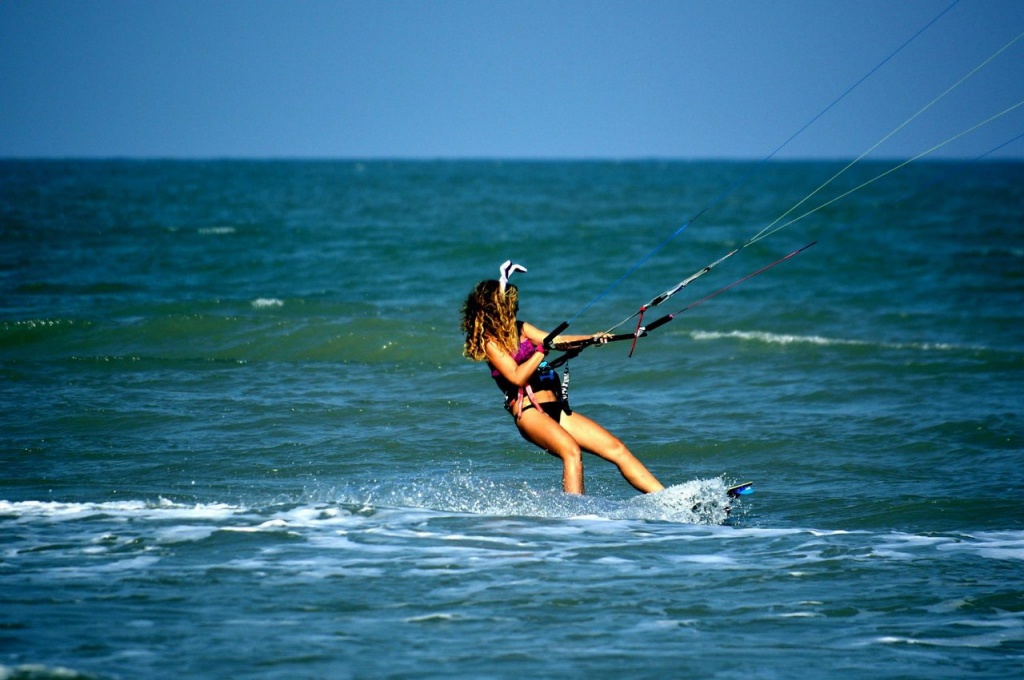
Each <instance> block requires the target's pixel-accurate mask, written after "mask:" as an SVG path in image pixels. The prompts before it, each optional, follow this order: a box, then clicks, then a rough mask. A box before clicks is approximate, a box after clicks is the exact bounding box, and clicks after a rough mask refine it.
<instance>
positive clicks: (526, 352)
mask: <svg viewBox="0 0 1024 680" xmlns="http://www.w3.org/2000/svg"><path fill="white" fill-rule="evenodd" d="M536 352H537V348H536V346H535V345H534V344H533V341H532V340H530V339H526V340H523V341H522V342H521V343H519V349H518V350H517V351H516V353H515V354H513V355H512V359H513V360H515V362H516V364H517V365H521V364H523V363H524V362H525V361H527V360H528V359H529V358H530V357H532V356H533V355H534V354H535V353H536ZM488 365H489V366H491V377H492V378H494V381H495V382H496V383H497V384H498V389H500V390H501V391H502V392H503V393H504V394H505V410H506V411H508V412H509V413H516V412H517V411H518V413H519V415H518V416H516V418H517V419H518V418H522V417H523V412H524V411H526V410H527V409H531V408H535V409H537V410H538V411H543V412H544V413H546V414H547V415H548V416H549V417H550V418H551V419H552V420H554V421H555V422H556V423H557V422H559V420H560V419H561V417H562V414H563V413H568V411H567V410H566V408H565V405H564V404H563V403H562V400H561V399H560V398H559V399H555V401H546V402H544V403H542V404H541V403H538V402H537V399H536V398H535V397H534V392H544V391H548V390H550V391H552V392H554V393H555V394H556V395H558V394H559V389H560V387H561V384H560V383H559V380H558V373H556V372H555V369H553V368H549V367H548V366H547V365H546V364H544V363H542V364H541V365H540V367H539V368H538V369H537V371H536V372H535V373H534V374H533V375H532V376H530V381H529V382H528V383H527V384H526V385H525V386H524V387H519V386H518V385H513V384H512V383H511V382H509V381H508V380H507V379H506V378H505V377H504V376H503V375H501V373H499V372H498V369H496V368H494V366H493V365H491V364H490V362H488ZM527 400H528V401H527ZM513 404H516V405H517V408H516V409H515V410H514V409H513V408H512V405H513Z"/></svg>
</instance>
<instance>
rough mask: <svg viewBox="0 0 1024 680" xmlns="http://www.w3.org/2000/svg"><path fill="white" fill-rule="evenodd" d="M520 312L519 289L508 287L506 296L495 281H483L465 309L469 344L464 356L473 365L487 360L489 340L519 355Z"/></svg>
mask: <svg viewBox="0 0 1024 680" xmlns="http://www.w3.org/2000/svg"><path fill="white" fill-rule="evenodd" d="M518 309H519V289H518V288H516V287H515V286H514V285H512V284H506V286H505V292H504V293H502V292H501V285H500V284H499V283H498V282H497V281H495V280H493V279H490V280H486V281H481V282H480V283H478V284H476V288H474V289H473V292H471V293H470V294H469V296H468V297H467V298H466V302H465V303H463V305H462V332H463V333H465V334H466V344H465V347H463V350H462V354H463V355H464V356H465V357H466V358H467V359H472V360H473V361H483V360H484V359H486V358H487V352H486V350H485V349H484V346H485V345H486V344H487V341H488V340H494V341H495V342H497V343H498V344H499V345H501V346H502V347H504V348H505V349H507V350H508V351H509V354H515V352H516V350H517V349H518V348H519V329H518V327H517V326H516V312H517V311H518Z"/></svg>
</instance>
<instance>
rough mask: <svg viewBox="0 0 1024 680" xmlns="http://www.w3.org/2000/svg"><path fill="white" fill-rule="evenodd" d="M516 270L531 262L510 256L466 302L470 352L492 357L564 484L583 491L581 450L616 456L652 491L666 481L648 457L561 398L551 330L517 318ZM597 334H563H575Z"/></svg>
mask: <svg viewBox="0 0 1024 680" xmlns="http://www.w3.org/2000/svg"><path fill="white" fill-rule="evenodd" d="M515 271H522V272H525V271H526V268H525V267H522V266H521V265H518V264H512V263H511V262H506V263H505V264H504V265H502V267H501V278H500V279H499V280H497V281H495V280H493V279H492V280H487V281H481V282H480V283H478V284H477V285H476V288H474V289H473V292H472V293H470V294H469V297H467V298H466V302H465V304H464V305H463V307H462V330H463V332H464V333H465V334H466V345H465V349H464V352H463V353H464V354H465V355H466V357H468V358H469V359H473V360H474V361H485V360H486V361H487V364H488V366H489V367H490V369H491V377H493V378H494V380H495V381H496V382H497V383H498V387H499V388H500V389H501V391H502V392H503V393H504V394H505V409H506V410H507V411H508V412H509V413H510V414H512V416H513V417H514V418H515V422H516V427H518V428H519V433H520V434H521V435H522V436H523V438H524V439H526V440H527V441H529V442H532V443H533V444H536V445H537V446H539V447H540V448H542V449H544V450H545V451H547V452H548V453H550V454H552V455H554V456H556V457H557V458H560V459H561V460H562V489H563V490H564V491H565V493H570V494H582V493H583V457H582V455H581V452H582V451H587V452H588V453H593V454H595V455H597V456H599V457H601V458H604V459H605V460H607V461H610V462H612V463H614V464H615V465H616V466H617V467H618V468H619V472H621V473H622V476H623V477H625V478H626V481H628V482H629V483H630V484H632V485H633V487H634V488H636V489H637V490H638V491H642V492H644V493H651V492H653V491H661V490H662V489H663V488H664V487H663V486H662V485H661V483H660V482H659V481H658V480H657V479H655V477H654V475H652V474H651V473H650V472H649V471H648V470H647V468H646V467H644V465H643V463H641V462H640V461H639V460H638V459H637V458H636V456H634V455H633V454H632V453H630V451H629V449H627V448H626V446H625V445H624V444H623V443H622V442H621V441H619V439H618V438H616V437H615V436H614V435H612V434H611V433H610V432H608V430H606V429H604V428H603V427H601V426H600V425H598V424H597V423H595V422H594V421H593V420H590V419H589V418H587V417H586V416H583V415H581V414H579V413H577V412H575V411H572V412H570V411H569V409H568V408H567V407H566V405H565V404H563V403H562V401H561V397H560V391H559V383H558V374H557V373H555V372H554V371H553V370H551V369H550V368H547V365H546V364H544V366H542V364H543V362H544V355H545V354H546V350H545V348H544V346H543V345H544V338H545V337H546V335H547V334H546V333H545V332H544V331H542V330H539V329H537V328H536V327H534V326H532V325H530V324H528V323H525V322H521V321H517V320H516V312H518V311H519V290H518V289H517V288H516V287H515V286H514V285H511V284H509V283H508V277H509V276H510V275H511V274H512V273H513V272H515ZM591 337H593V338H595V339H598V340H600V338H601V334H597V335H594V336H582V335H568V336H559V337H558V338H557V339H556V342H573V341H579V340H585V339H589V338H591Z"/></svg>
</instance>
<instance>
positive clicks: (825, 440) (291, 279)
mask: <svg viewBox="0 0 1024 680" xmlns="http://www.w3.org/2000/svg"><path fill="white" fill-rule="evenodd" d="M841 167H842V166H841V165H833V164H827V163H770V164H766V165H760V166H758V165H753V164H744V163H656V162H650V163H640V162H637V163H611V162H595V163H555V162H552V163H525V162H524V163H490V162H451V163H448V162H409V163H388V162H365V163H358V162H322V163H304V162H57V161H54V162H5V163H0V234H2V243H3V247H2V249H0V291H2V295H0V378H2V380H0V464H2V469H3V471H4V472H3V475H2V481H0V677H19V676H29V675H31V674H32V673H35V675H32V677H51V676H52V677H96V678H136V677H149V678H171V677H203V678H224V677H250V678H323V677H330V678H370V677H374V678H379V677H391V678H402V677H441V676H443V677H449V676H452V675H464V676H469V677H513V676H524V675H528V676H539V677H559V676H586V677H593V678H613V677H623V676H624V677H644V678H647V677H650V678H655V677H658V678H662V677H702V678H704V677H707V678H714V677H735V676H736V675H737V674H738V673H743V674H746V675H748V676H751V677H761V678H797V677H804V676H806V675H807V674H808V673H813V672H823V671H832V672H834V673H836V674H840V675H842V676H843V677H855V678H880V677H885V678H903V677H937V678H942V677H948V678H963V677H991V678H1003V677H1012V676H1014V675H1016V674H1019V673H1020V672H1021V670H1022V669H1024V505H1022V501H1021V497H1020V488H1021V487H1022V485H1024V472H1022V469H1024V467H1022V465H1021V462H1022V455H1021V454H1022V448H1024V419H1022V413H1021V394H1022V389H1021V386H1022V381H1021V378H1022V376H1024V324H1022V323H1021V320H1022V314H1021V311H1020V310H1021V305H1022V303H1024V231H1022V229H1021V225H1022V224H1024V165H1021V164H1019V163H1016V164H1015V163H984V164H974V165H960V164H955V163H922V164H915V165H912V166H909V167H907V168H905V169H903V170H901V171H900V172H898V173H894V174H893V175H889V176H887V177H886V178H884V179H883V180H882V181H879V182H877V183H875V184H872V185H870V186H868V187H866V188H864V189H862V190H860V191H857V192H855V193H854V194H852V195H850V196H849V197H847V198H845V199H843V200H841V201H839V202H837V203H835V204H833V205H830V206H828V207H826V208H824V209H822V210H820V211H818V212H815V213H813V214H811V215H809V216H807V217H806V218H804V219H800V220H798V221H796V222H794V223H792V224H789V225H788V226H785V227H784V228H783V229H782V230H780V231H778V232H777V233H775V234H773V235H771V236H769V237H767V238H765V239H763V240H760V241H758V242H757V243H755V244H753V245H751V246H750V247H747V248H744V249H742V250H741V251H740V252H739V253H737V254H736V255H735V256H733V257H731V258H729V259H728V260H726V261H725V262H723V263H722V264H721V265H719V266H718V267H716V268H715V269H713V270H712V271H711V272H710V273H708V274H707V275H705V276H704V277H702V278H700V279H698V280H697V281H695V282H694V283H693V284H691V286H689V287H688V288H686V289H685V290H684V291H682V292H681V293H679V294H678V295H676V296H675V297H673V298H672V299H671V300H670V301H669V302H666V303H665V304H664V305H663V306H662V307H660V308H658V309H657V310H652V311H651V312H648V317H647V319H648V320H650V319H653V318H655V315H660V314H661V313H664V312H676V311H678V310H680V309H682V308H684V307H686V306H687V305H689V304H691V303H693V302H695V301H697V300H699V299H701V298H703V297H704V296H706V295H708V294H710V293H713V292H715V291H716V290H718V289H720V288H722V287H724V286H727V285H729V284H731V283H733V282H734V281H736V280H738V279H740V278H742V277H744V276H746V275H747V274H749V273H751V272H753V271H755V270H757V269H759V268H760V267H763V266H764V265H766V264H768V263H770V262H772V261H774V260H776V259H778V258H779V257H782V256H783V255H785V254H787V253H790V252H792V251H794V250H796V249H797V248H800V247H801V246H804V245H806V244H808V243H810V242H812V241H815V240H816V241H817V244H816V245H815V246H813V247H812V248H809V249H808V250H806V251H804V252H803V253H801V254H800V255H798V256H795V257H794V258H792V259H791V260H789V261H787V262H785V263H783V264H780V265H778V266H776V267H774V268H772V269H770V270H768V271H766V272H764V273H763V274H760V275H758V276H757V277H755V278H752V279H750V280H748V281H746V282H744V283H743V284H741V285H738V286H736V287H735V288H733V289H731V290H729V291H728V292H726V293H723V294H721V295H719V296H717V297H715V298H713V299H711V300H709V301H707V302H706V303H703V304H701V305H699V306H697V307H695V308H693V309H690V310H689V311H686V312H685V313H682V314H680V315H678V317H677V318H676V319H675V320H674V321H673V322H672V323H670V324H667V325H665V326H663V327H661V328H660V329H658V330H656V331H654V332H652V333H651V335H650V336H649V337H647V338H643V339H641V340H640V342H639V343H638V347H637V351H636V353H635V355H634V356H633V358H627V356H626V354H627V351H628V348H627V347H626V346H625V345H626V344H628V343H616V344H610V345H608V346H605V347H599V348H593V349H588V350H586V351H585V352H584V353H583V354H582V355H581V356H580V357H579V358H577V359H575V360H573V362H572V387H573V392H572V401H573V405H574V407H575V408H576V409H577V410H579V411H580V412H583V413H586V414H588V415H590V416H592V417H594V418H596V419H597V420H599V421H600V422H602V423H603V424H605V425H606V426H608V427H609V429H611V430H612V431H613V432H615V433H616V434H618V435H619V436H620V437H621V438H622V439H623V440H625V441H626V442H627V444H628V445H629V446H630V447H631V449H632V450H633V451H634V452H635V453H636V454H637V455H638V456H639V457H641V458H642V459H643V460H644V461H645V463H647V464H648V466H649V467H650V468H651V470H652V471H653V472H654V473H655V474H656V475H657V476H658V477H659V478H660V479H661V480H662V481H663V482H665V483H666V485H672V486H671V487H670V488H669V489H667V490H666V491H665V492H663V493H661V494H655V495H652V496H637V495H636V494H635V492H633V491H632V489H631V488H630V487H629V486H628V485H627V484H626V483H625V482H624V481H623V480H622V479H621V478H619V476H618V474H617V473H616V471H615V470H614V468H612V467H611V466H609V465H607V464H605V463H603V462H602V461H600V460H597V459H594V458H589V457H588V459H587V460H586V466H587V467H586V483H587V491H588V495H587V496H586V497H583V498H573V497H566V496H564V495H563V494H561V493H560V477H561V475H560V469H559V466H558V463H557V461H556V460H555V459H553V458H551V457H549V456H546V455H545V454H543V453H541V452H539V451H536V450H534V449H532V448H531V447H530V446H529V445H528V444H527V443H526V442H524V441H522V440H521V439H520V438H519V436H518V434H517V433H516V431H515V428H514V427H513V425H512V423H511V421H510V419H509V417H508V416H507V415H506V414H505V413H504V411H503V410H502V409H501V407H500V394H499V393H498V391H497V390H496V389H495V387H494V385H493V383H492V381H491V380H490V379H489V377H488V375H487V372H486V369H485V368H484V367H482V366H480V365H478V364H473V363H472V362H469V361H466V360H465V359H463V358H462V357H461V337H460V334H459V330H458V323H459V306H460V304H461V302H462V300H463V299H464V297H465V295H466V294H467V293H468V291H469V290H470V288H471V287H472V286H473V285H474V284H475V283H476V281H477V280H479V279H481V278H485V277H486V278H493V277H495V276H496V274H497V268H498V265H499V264H500V263H501V262H502V261H504V260H505V259H508V258H512V259H514V260H515V261H517V262H522V263H523V264H524V265H526V266H527V267H528V268H529V272H528V273H527V274H519V275H517V277H516V279H515V280H516V283H517V284H518V285H519V286H520V289H521V295H522V301H521V302H522V304H521V306H522V312H521V314H522V317H523V318H525V319H527V320H529V321H531V322H532V323H534V324H535V325H538V326H541V327H545V328H552V327H554V326H555V325H557V324H558V323H559V322H561V321H564V320H568V319H572V320H573V321H572V325H571V327H570V329H571V331H574V332H580V333H582V332H593V331H596V330H603V329H606V328H609V327H611V326H613V325H615V324H617V323H618V322H620V321H622V320H623V319H624V318H626V317H628V316H629V315H630V314H632V313H633V312H634V311H636V309H637V307H638V306H639V305H640V304H642V303H644V302H646V301H648V300H649V299H650V298H652V297H653V296H654V295H656V294H658V293H660V292H662V291H663V290H666V289H668V288H670V287H671V286H673V285H674V284H675V283H676V282H678V281H679V280H681V279H682V278H684V277H686V276H688V275H689V274H692V273H694V272H695V271H697V270H699V269H700V268H701V267H703V266H705V265H707V264H709V263H710V262H712V261H714V260H716V259H718V258H719V257H721V256H722V255H724V254H725V253H726V252H728V251H729V250H731V249H732V248H735V247H737V246H740V245H742V244H743V243H745V242H746V240H747V239H749V238H750V237H751V236H753V235H754V234H756V233H757V232H759V231H760V230H761V229H762V228H764V227H766V226H767V225H769V224H771V223H772V222H773V221H774V220H775V219H776V218H777V217H779V216H780V215H782V214H784V213H785V212H786V211H787V210H788V209H789V208H790V207H792V206H793V205H794V204H796V203H797V202H798V201H800V200H801V199H802V198H804V197H805V196H806V195H807V194H809V193H810V192H812V191H813V190H814V189H816V188H817V187H818V186H819V185H820V184H821V183H822V182H824V181H825V180H826V179H828V178H829V177H831V176H832V175H833V174H834V173H835V172H836V171H837V170H838V169H840V168H841ZM888 167H889V166H888V165H885V164H882V163H868V164H860V165H858V166H855V168H854V169H853V170H851V171H850V172H848V173H846V174H845V175H843V176H842V177H841V178H840V179H839V180H838V181H837V182H836V183H835V186H831V187H829V188H827V189H826V190H824V191H823V192H822V193H821V194H819V195H818V196H816V197H815V198H814V199H812V200H811V201H809V202H808V203H807V204H805V205H804V206H802V207H801V209H799V210H797V211H796V212H794V213H792V214H791V215H790V216H789V218H787V219H785V220H783V221H782V222H780V223H779V224H785V223H786V222H787V221H788V220H789V219H792V218H793V217H797V216H798V215H800V214H802V213H803V212H806V209H810V208H812V207H814V206H816V205H819V204H820V203H822V202H824V201H826V200H828V198H830V197H831V196H834V195H838V194H840V193H842V192H843V191H845V190H846V189H847V188H850V187H854V186H858V185H860V184H861V183H862V182H864V181H866V180H868V179H870V178H872V177H875V176H877V175H878V174H880V173H882V172H884V171H885V170H887V169H888ZM738 181H739V182H741V183H740V184H739V186H738V188H736V189H734V190H730V187H733V186H735V185H736V183H737V182H738ZM708 206H710V207H709V209H708V211H707V213H705V214H703V215H701V216H700V217H699V218H698V219H696V220H694V221H693V222H692V223H691V224H689V225H688V226H686V227H685V228H684V229H683V230H682V231H680V232H679V233H678V235H677V236H676V237H675V238H674V239H672V240H671V241H670V242H669V243H668V244H667V245H665V246H664V247H663V248H662V249H661V250H660V251H658V252H657V254H655V255H654V256H653V257H651V258H650V259H649V260H648V261H647V262H646V263H645V264H644V265H643V266H642V267H640V268H639V269H638V270H637V271H636V272H635V273H633V274H631V275H630V276H628V277H627V278H625V279H624V280H623V281H622V283H621V284H619V285H617V286H615V287H614V288H612V289H611V290H610V291H608V292H607V293H606V294H603V293H604V291H606V290H607V289H608V287H609V285H610V284H611V283H612V282H614V281H615V280H616V279H618V278H619V277H620V276H622V275H623V274H625V273H626V272H627V271H628V270H629V269H630V268H631V267H632V266H633V265H634V264H636V263H637V262H639V261H641V260H642V259H643V258H644V257H645V256H647V255H648V254H649V253H650V252H651V251H652V250H653V249H655V248H656V247H657V246H658V245H659V244H662V243H664V242H665V240H666V239H667V238H668V237H669V236H671V235H672V234H673V233H674V232H676V231H677V230H678V229H679V228H680V227H681V226H682V225H684V224H686V222H687V220H688V219H689V218H690V217H692V216H693V215H696V214H697V213H698V212H699V211H700V210H701V209H702V208H704V207H708ZM595 300H596V301H595ZM592 302H593V304H592V305H591V304H590V303H592ZM584 309H585V311H584V312H583V313H582V314H580V315H579V316H578V318H577V314H579V313H580V312H581V311H582V310H584ZM630 325H631V324H627V325H626V326H624V327H623V329H629V328H630ZM748 479H750V480H754V481H755V482H756V493H755V494H754V495H752V496H748V497H746V498H744V499H742V500H741V501H739V502H737V503H734V507H733V508H732V512H731V514H730V515H726V513H725V497H724V493H723V491H724V488H725V486H726V485H727V484H730V483H734V482H739V481H746V480H748ZM697 503H699V508H698V511H697V512H695V511H694V506H695V504H697Z"/></svg>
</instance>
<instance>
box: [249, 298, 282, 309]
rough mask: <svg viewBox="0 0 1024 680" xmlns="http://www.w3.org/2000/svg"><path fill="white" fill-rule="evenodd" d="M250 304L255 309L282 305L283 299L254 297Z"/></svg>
mask: <svg viewBox="0 0 1024 680" xmlns="http://www.w3.org/2000/svg"><path fill="white" fill-rule="evenodd" d="M251 304H252V306H253V307H254V308H255V309H269V308H272V307H283V306H284V301H283V300H278V299H277V298H256V299H255V300H253V301H252V303H251Z"/></svg>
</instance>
